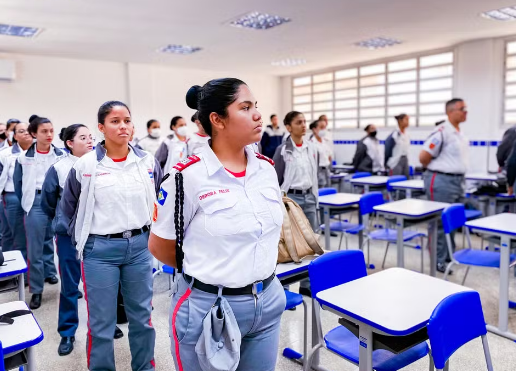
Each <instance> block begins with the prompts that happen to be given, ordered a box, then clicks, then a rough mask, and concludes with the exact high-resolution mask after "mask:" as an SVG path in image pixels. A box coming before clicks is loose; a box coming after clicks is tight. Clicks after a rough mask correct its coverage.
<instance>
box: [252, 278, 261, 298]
mask: <svg viewBox="0 0 516 371" xmlns="http://www.w3.org/2000/svg"><path fill="white" fill-rule="evenodd" d="M262 291H263V281H258V282H255V283H253V295H254V296H256V295H258V294H259V293H260V292H262Z"/></svg>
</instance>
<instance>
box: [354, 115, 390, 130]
mask: <svg viewBox="0 0 516 371" xmlns="http://www.w3.org/2000/svg"><path fill="white" fill-rule="evenodd" d="M370 124H373V125H376V126H377V127H381V126H385V118H380V117H376V118H364V119H361V120H360V127H361V128H365V127H366V126H367V125H370Z"/></svg>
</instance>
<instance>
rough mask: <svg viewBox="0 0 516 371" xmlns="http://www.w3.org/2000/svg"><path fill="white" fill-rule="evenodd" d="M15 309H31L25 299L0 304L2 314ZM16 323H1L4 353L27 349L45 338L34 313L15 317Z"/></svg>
mask: <svg viewBox="0 0 516 371" xmlns="http://www.w3.org/2000/svg"><path fill="white" fill-rule="evenodd" d="M15 310H29V308H28V307H27V304H26V303H25V302H23V301H13V302H10V303H5V304H0V315H2V314H5V313H8V312H12V311H15ZM13 320H14V323H13V324H12V325H7V324H4V323H1V324H0V341H1V342H2V347H3V348H4V355H7V354H10V353H14V352H18V351H20V350H23V349H27V348H29V347H31V346H33V345H36V344H38V343H40V342H41V341H42V340H43V331H42V330H41V328H40V327H39V324H38V322H37V321H36V319H35V318H34V316H33V315H32V314H27V315H24V316H20V317H15V318H13Z"/></svg>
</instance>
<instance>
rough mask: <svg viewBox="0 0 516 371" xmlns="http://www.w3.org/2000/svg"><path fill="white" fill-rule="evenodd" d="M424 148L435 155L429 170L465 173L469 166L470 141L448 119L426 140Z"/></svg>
mask: <svg viewBox="0 0 516 371" xmlns="http://www.w3.org/2000/svg"><path fill="white" fill-rule="evenodd" d="M423 150H424V151H426V152H428V153H430V154H431V155H432V157H433V159H432V161H430V164H429V165H428V170H431V171H438V172H442V173H449V174H465V173H466V171H467V170H468V166H469V141H468V139H467V138H466V136H465V135H464V134H463V133H462V131H459V130H457V129H455V127H454V126H453V125H452V124H451V123H450V122H449V121H446V122H445V123H444V124H441V125H439V126H438V127H437V129H436V130H435V131H434V132H433V133H432V134H431V135H430V136H429V137H428V139H427V140H426V141H425V144H424V147H423Z"/></svg>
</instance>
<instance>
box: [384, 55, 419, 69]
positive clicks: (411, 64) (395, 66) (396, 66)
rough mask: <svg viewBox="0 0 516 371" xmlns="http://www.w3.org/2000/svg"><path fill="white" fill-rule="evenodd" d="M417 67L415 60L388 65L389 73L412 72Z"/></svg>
mask: <svg viewBox="0 0 516 371" xmlns="http://www.w3.org/2000/svg"><path fill="white" fill-rule="evenodd" d="M416 67H417V59H416V58H413V59H406V60H404V61H397V62H391V63H389V72H396V71H404V70H412V69H415V68H416Z"/></svg>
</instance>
